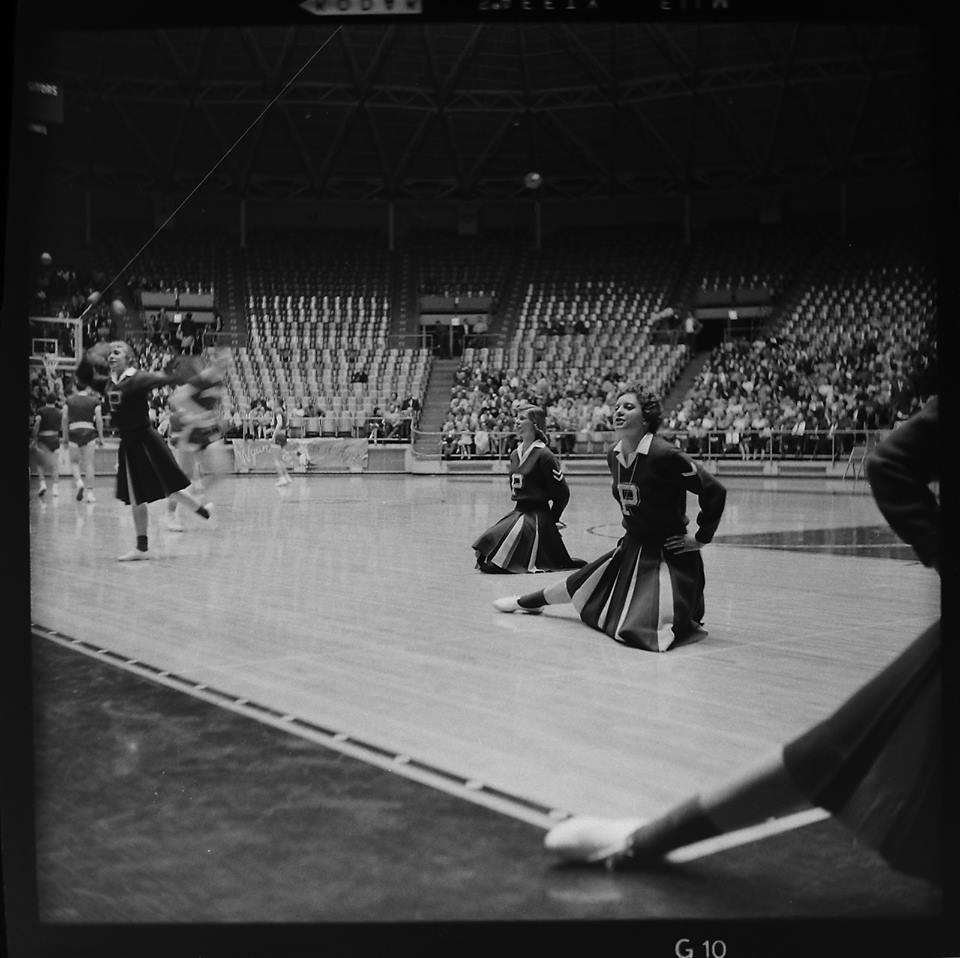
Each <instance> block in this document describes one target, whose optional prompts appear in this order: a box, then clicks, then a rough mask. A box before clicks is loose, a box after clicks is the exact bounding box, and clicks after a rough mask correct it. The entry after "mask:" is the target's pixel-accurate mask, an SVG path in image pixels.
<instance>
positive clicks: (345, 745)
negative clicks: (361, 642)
mask: <svg viewBox="0 0 960 958" xmlns="http://www.w3.org/2000/svg"><path fill="white" fill-rule="evenodd" d="M31 631H32V633H33V634H34V635H35V636H37V637H38V638H42V639H48V640H50V641H52V642H55V643H56V644H57V645H60V646H62V647H64V648H67V649H73V650H74V651H76V652H80V653H82V654H83V655H86V656H88V657H89V658H93V659H98V660H100V661H106V662H108V663H109V664H110V665H113V666H115V667H117V668H121V669H123V670H124V671H126V672H129V673H131V674H133V675H136V676H139V677H140V678H145V679H149V680H150V681H151V682H154V683H156V684H157V685H163V686H165V687H167V688H171V689H175V690H176V691H178V692H184V693H186V694H187V695H192V696H193V697H194V698H197V699H201V700H202V701H204V702H207V703H209V704H211V705H217V706H219V707H220V708H223V709H226V710H227V711H230V712H234V713H235V714H237V715H242V716H244V717H245V718H249V719H253V720H254V721H257V722H260V723H262V724H264V725H269V726H271V727H272V728H277V729H280V730H282V731H284V732H288V733H291V734H294V735H297V736H298V737H300V738H304V739H307V740H308V741H311V742H314V743H315V744H317V745H321V746H323V747H324V748H328V749H331V750H333V751H336V752H340V753H342V754H344V755H349V756H351V757H352V758H356V759H358V760H359V761H362V762H365V763H366V764H368V765H374V766H376V767H377V768H381V769H383V770H385V771H388V772H393V773H394V774H396V775H402V776H403V777H404V778H409V779H411V780H413V781H416V782H419V783H420V784H422V785H427V786H429V787H431V788H435V789H437V790H438V791H442V792H446V793H447V794H449V795H453V796H455V797H457V798H461V799H464V800H466V801H469V802H473V803H474V804H475V805H482V806H484V807H485V808H489V809H491V810H492V811H496V812H499V813H500V814H503V815H507V816H509V817H511V818H515V819H519V820H520V821H523V822H527V823H528V824H530V825H535V826H537V827H539V828H544V829H546V828H550V827H551V826H553V825H555V824H556V823H557V822H558V821H560V820H562V819H564V818H566V817H567V816H568V814H569V813H568V812H565V811H562V810H559V809H552V808H549V807H547V806H544V805H541V804H539V803H538V802H532V801H529V800H528V799H525V798H522V797H521V796H517V795H512V794H510V793H509V792H505V791H503V790H502V789H498V788H494V787H492V786H490V785H486V784H484V783H483V782H480V781H478V780H476V779H473V778H465V777H464V776H461V775H458V774H456V773H453V772H448V771H446V770H445V769H441V768H438V767H436V766H433V765H430V764H429V763H427V762H421V761H419V760H418V759H416V758H414V757H412V756H410V755H408V754H405V753H399V752H394V751H391V750H390V749H385V748H382V747H381V746H378V745H374V744H373V743H370V742H364V741H363V740H361V739H358V738H354V737H352V736H351V735H350V734H349V733H347V732H344V731H342V730H338V729H329V728H325V727H323V726H321V725H318V724H316V723H314V722H310V721H308V720H306V719H301V718H298V717H297V716H295V715H291V714H290V713H288V712H284V711H281V710H279V709H274V708H271V707H269V706H266V705H261V704H259V703H257V702H252V701H250V700H249V699H246V698H242V697H240V696H236V695H233V694H232V693H230V692H225V691H222V690H219V689H215V688H212V687H211V686H209V685H207V684H206V683H202V682H195V681H193V680H192V679H189V678H186V677H185V676H182V675H177V674H176V673H174V672H170V671H168V670H165V669H159V668H157V667H155V666H151V665H148V664H146V663H144V662H141V661H139V660H136V659H131V658H127V657H126V656H123V655H119V654H118V653H115V652H110V651H109V650H107V649H104V648H103V647H102V646H100V645H97V644H95V643H92V642H85V641H84V640H82V639H76V638H72V637H70V636H67V635H64V634H62V633H60V632H56V631H54V630H52V629H46V628H44V627H43V626H39V625H37V624H36V623H33V624H32V625H31Z"/></svg>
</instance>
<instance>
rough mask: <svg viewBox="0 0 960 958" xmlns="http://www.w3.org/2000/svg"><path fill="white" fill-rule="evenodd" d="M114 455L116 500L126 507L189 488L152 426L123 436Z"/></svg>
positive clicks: (166, 447)
mask: <svg viewBox="0 0 960 958" xmlns="http://www.w3.org/2000/svg"><path fill="white" fill-rule="evenodd" d="M117 456H118V461H117V498H118V499H120V500H121V501H122V502H126V503H127V504H128V505H137V504H138V503H142V502H156V501H157V500H158V499H166V497H167V496H169V495H170V494H171V493H173V492H177V491H178V490H180V489H186V488H187V486H189V485H190V480H189V479H188V478H187V476H186V475H185V474H184V473H183V470H181V468H180V467H179V466H178V465H177V461H176V459H174V458H173V453H172V452H171V451H170V447H169V446H168V445H167V444H166V443H165V442H164V441H163V439H162V438H161V436H160V433H158V432H157V430H156V429H154V428H153V427H152V426H151V427H150V428H148V429H137V430H135V431H132V432H129V433H127V434H126V435H122V436H121V437H120V448H119V450H118V451H117Z"/></svg>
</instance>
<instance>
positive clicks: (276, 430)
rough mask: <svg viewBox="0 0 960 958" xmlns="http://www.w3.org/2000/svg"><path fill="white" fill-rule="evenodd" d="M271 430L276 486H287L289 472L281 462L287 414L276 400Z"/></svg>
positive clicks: (279, 400)
mask: <svg viewBox="0 0 960 958" xmlns="http://www.w3.org/2000/svg"><path fill="white" fill-rule="evenodd" d="M273 409H274V413H273V429H272V434H271V438H272V439H273V464H274V466H275V467H276V470H277V477H278V478H277V483H276V484H277V485H278V486H288V485H290V483H291V481H292V480H291V479H290V471H289V470H288V469H287V464H286V463H285V462H284V461H283V450H284V447H285V446H286V445H287V412H286V409H284V406H283V400H282V399H277V400H276V401H275V402H274V404H273Z"/></svg>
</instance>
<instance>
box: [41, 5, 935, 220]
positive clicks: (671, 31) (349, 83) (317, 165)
mask: <svg viewBox="0 0 960 958" xmlns="http://www.w3.org/2000/svg"><path fill="white" fill-rule="evenodd" d="M335 31H336V32H335ZM931 43H932V39H931V37H930V36H929V35H928V33H927V32H926V31H925V30H924V29H922V28H919V27H911V26H904V25H880V24H870V25H863V24H860V25H858V24H804V23H794V24H786V23H776V24H774V23H770V24H760V23H758V24H733V25H731V24H721V25H717V24H668V23H652V22H644V23H626V22H618V23H604V24H596V23H592V24H579V23H577V24H575V23H571V22H556V23H536V24H512V25H491V24H475V23H456V24H454V23H449V24H437V23H432V24H426V25H424V24H417V25H413V26H409V25H406V24H398V23H380V24H373V25H362V26H361V25H356V26H355V25H352V24H350V25H344V26H341V27H340V29H339V30H337V29H336V28H335V27H333V26H329V25H322V26H303V25H301V26H297V27H289V28H284V27H249V28H244V27H237V26H231V27H218V28H212V27H211V28H202V29H196V28H193V29H166V30H161V29H157V30H149V31H147V30H142V31H106V32H98V33H68V34H57V35H54V36H52V37H50V38H49V42H48V43H47V44H46V46H45V48H44V50H43V54H42V56H43V58H44V62H45V63H46V68H45V69H46V75H45V79H48V80H53V81H54V82H57V83H59V84H60V85H61V86H62V88H63V90H64V122H63V125H62V126H61V127H59V128H58V129H56V130H54V131H51V135H50V143H49V174H50V175H51V176H54V177H56V178H57V179H59V180H61V181H64V180H65V181H67V182H70V183H75V184H78V185H83V186H85V187H88V188H95V187H102V186H106V187H127V188H131V189H137V190H143V191H148V192H155V193H158V194H169V195H176V194H182V193H184V192H185V191H187V190H189V189H191V188H193V187H194V186H196V184H198V183H199V182H201V180H202V179H203V178H204V177H208V179H207V182H206V183H205V189H210V190H214V191H217V192H219V193H222V194H225V195H235V196H245V197H256V198H307V199H311V200H316V199H354V200H356V199H360V200H387V199H394V200H408V199H409V200H417V199H420V200H422V199H451V198H452V199H462V200H465V201H469V200H476V201H484V200H491V199H505V198H507V199H508V198H511V197H518V196H521V195H523V194H524V192H525V186H524V179H523V177H524V174H525V173H526V172H528V171H531V170H535V171H537V172H539V173H541V174H542V177H543V186H542V188H541V189H542V195H544V196H545V197H549V196H553V197H571V198H574V197H576V198H589V197H591V196H608V195H662V194H671V193H682V192H697V191H702V190H722V189H727V188H737V189H740V188H745V187H746V188H750V187H756V188H758V189H776V188H777V187H778V186H780V185H782V184H784V183H792V182H797V181H802V182H817V181H844V180H847V181H849V180H851V179H855V178H857V177H860V176H867V175H874V174H880V175H883V176H896V175H898V174H907V175H910V174H918V173H920V174H922V173H923V172H924V171H926V170H927V169H928V168H929V166H930V164H931V161H932V156H931V153H932V146H931V131H932V126H931V124H932V122H933V106H932V103H933V92H934V72H933V64H932V55H931V52H930V51H931ZM324 44H325V46H324V48H323V50H322V52H321V53H320V54H319V55H318V56H317V57H316V58H315V59H314V60H312V61H311V62H310V63H309V66H308V67H307V68H306V69H305V70H304V71H303V73H302V74H301V75H300V76H299V77H298V79H297V80H296V82H295V83H293V84H292V85H291V86H290V87H289V89H287V90H286V91H285V92H284V94H283V95H282V96H281V97H280V98H279V99H278V100H277V101H276V103H275V104H274V105H273V106H271V107H270V108H269V109H268V110H266V112H265V113H263V111H264V109H265V108H266V107H267V106H268V104H270V102H271V100H272V99H273V98H274V97H276V95H277V94H278V93H279V92H280V91H281V90H282V89H283V88H284V85H285V83H286V82H287V81H288V80H289V78H291V77H292V76H294V75H295V74H296V73H297V71H298V70H300V68H301V67H302V66H303V65H304V64H305V63H306V62H307V60H308V59H309V58H310V56H311V54H313V53H314V52H315V51H316V50H317V49H318V47H320V46H321V45H324ZM261 113H263V116H262V118H261V119H260V120H259V121H257V122H254V121H256V120H257V117H258V116H259V115H260V114H261ZM251 124H253V126H252V128H250V127H251ZM248 129H249V132H248V133H247V134H246V135H243V134H244V131H246V130H248ZM238 138H239V142H237V141H238ZM211 170H213V172H212V174H211V172H210V171H211Z"/></svg>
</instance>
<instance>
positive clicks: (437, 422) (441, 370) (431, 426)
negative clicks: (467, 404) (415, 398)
mask: <svg viewBox="0 0 960 958" xmlns="http://www.w3.org/2000/svg"><path fill="white" fill-rule="evenodd" d="M459 368H460V360H459V359H435V360H434V361H433V366H432V367H431V370H430V382H429V384H428V385H427V392H426V395H425V396H424V399H423V409H422V410H421V412H420V425H419V427H418V428H417V432H416V435H415V437H414V443H413V450H414V452H415V453H416V454H417V456H418V457H420V458H430V459H439V458H440V442H439V435H438V434H439V432H440V429H441V427H442V426H443V423H444V421H445V420H446V418H447V410H448V409H449V408H450V391H451V389H452V388H453V380H454V376H455V375H456V372H457V370H458V369H459Z"/></svg>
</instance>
